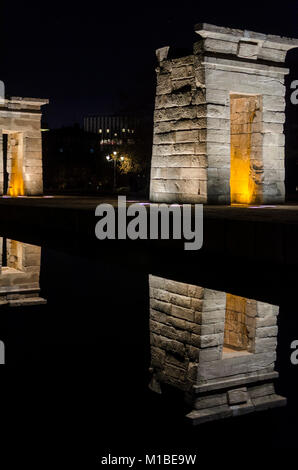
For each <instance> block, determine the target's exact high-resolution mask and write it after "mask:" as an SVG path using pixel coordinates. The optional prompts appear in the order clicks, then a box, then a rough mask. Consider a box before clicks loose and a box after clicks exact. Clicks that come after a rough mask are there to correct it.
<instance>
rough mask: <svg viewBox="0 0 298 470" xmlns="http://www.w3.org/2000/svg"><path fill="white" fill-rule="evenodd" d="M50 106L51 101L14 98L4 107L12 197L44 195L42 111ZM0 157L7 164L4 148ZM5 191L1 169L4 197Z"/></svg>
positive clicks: (0, 115) (0, 114)
mask: <svg viewBox="0 0 298 470" xmlns="http://www.w3.org/2000/svg"><path fill="white" fill-rule="evenodd" d="M47 103H48V100H39V99H34V98H18V97H13V98H11V99H10V100H5V102H4V104H3V106H1V107H0V129H1V130H2V131H1V136H2V134H3V133H4V134H7V172H8V174H9V182H8V194H9V195H11V196H18V195H38V194H42V192H43V181H42V146H41V132H40V121H41V111H40V108H41V106H42V105H44V104H47ZM0 157H1V158H0V160H1V162H3V145H1V148H0ZM1 165H2V163H1ZM3 191H4V187H3V168H2V167H1V168H0V194H3Z"/></svg>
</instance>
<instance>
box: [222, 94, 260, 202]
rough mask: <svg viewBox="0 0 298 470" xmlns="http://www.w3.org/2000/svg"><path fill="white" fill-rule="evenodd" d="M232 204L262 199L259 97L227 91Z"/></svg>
mask: <svg viewBox="0 0 298 470" xmlns="http://www.w3.org/2000/svg"><path fill="white" fill-rule="evenodd" d="M230 119H231V169H230V192H231V204H251V203H261V202H262V179H263V162H262V97H261V96H259V95H243V94H231V95H230Z"/></svg>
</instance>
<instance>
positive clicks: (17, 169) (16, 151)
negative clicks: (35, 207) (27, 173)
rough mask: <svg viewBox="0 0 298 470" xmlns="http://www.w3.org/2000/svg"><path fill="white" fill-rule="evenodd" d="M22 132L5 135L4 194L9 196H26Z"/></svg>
mask: <svg viewBox="0 0 298 470" xmlns="http://www.w3.org/2000/svg"><path fill="white" fill-rule="evenodd" d="M23 141H24V139H23V133H22V132H8V133H4V139H3V166H4V188H3V192H4V194H8V195H9V196H23V195H24V192H25V191H24V177H23V154H24V143H23Z"/></svg>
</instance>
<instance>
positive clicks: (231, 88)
mask: <svg viewBox="0 0 298 470" xmlns="http://www.w3.org/2000/svg"><path fill="white" fill-rule="evenodd" d="M196 32H197V33H198V34H199V35H200V40H199V41H197V42H196V43H195V44H194V47H193V54H191V55H189V56H186V57H181V58H171V51H170V50H169V48H168V47H165V48H162V49H158V50H157V58H158V61H159V66H158V68H157V88H156V102H155V114H154V142H153V153H152V170H151V189H150V199H151V200H152V201H154V202H170V203H174V202H191V203H200V202H201V203H218V204H229V203H230V202H231V194H230V179H231V134H232V135H233V134H235V132H234V129H232V132H231V97H232V98H233V97H235V95H237V94H238V95H243V97H244V96H245V97H247V102H248V103H249V102H251V98H250V96H253V97H256V99H257V101H258V106H259V109H256V114H255V115H254V118H255V121H253V122H252V123H251V124H252V127H251V134H252V135H251V138H252V141H251V148H250V153H251V154H252V158H251V162H250V166H249V172H250V180H251V181H253V182H254V184H255V186H254V188H253V191H252V195H251V198H250V200H249V201H248V202H249V203H259V202H263V203H280V202H283V201H284V195H285V190H284V133H283V124H284V121H285V113H284V112H285V99H284V96H285V86H284V75H285V74H287V73H288V70H287V69H286V68H284V64H283V62H284V60H285V56H286V53H287V51H288V50H289V49H291V48H293V47H298V40H292V39H288V38H279V37H278V36H271V35H262V34H259V33H253V32H250V31H240V30H231V29H229V28H220V27H217V26H213V25H206V24H203V25H202V24H201V25H198V26H197V27H196ZM260 118H261V120H260ZM257 134H258V135H257ZM238 199H239V198H238ZM240 199H241V198H240ZM232 202H234V201H232ZM235 202H240V203H241V200H240V201H239V200H236V201H235Z"/></svg>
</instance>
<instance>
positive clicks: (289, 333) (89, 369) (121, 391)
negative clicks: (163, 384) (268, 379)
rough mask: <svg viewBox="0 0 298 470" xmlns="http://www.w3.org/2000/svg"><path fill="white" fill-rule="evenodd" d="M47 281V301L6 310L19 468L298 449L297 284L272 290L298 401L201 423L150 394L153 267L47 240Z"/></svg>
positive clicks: (8, 384) (1, 326)
mask: <svg viewBox="0 0 298 470" xmlns="http://www.w3.org/2000/svg"><path fill="white" fill-rule="evenodd" d="M20 240H21V237H20ZM40 287H41V296H42V297H43V298H45V299H46V300H47V304H46V305H39V306H31V307H30V306H27V307H22V306H21V307H15V308H8V307H5V306H4V307H1V309H0V339H1V340H2V341H3V342H4V343H5V346H6V365H5V366H2V367H1V368H0V373H1V401H2V405H3V407H2V413H1V416H2V419H1V422H2V431H3V438H2V446H1V447H2V450H1V459H2V460H3V461H4V459H7V457H8V461H9V463H10V465H11V468H13V467H14V465H17V466H16V467H15V468H23V467H22V465H25V464H26V466H27V465H28V464H30V465H29V466H28V468H30V466H31V467H32V466H34V467H35V466H36V467H37V468H40V469H43V468H47V466H48V465H49V467H50V468H77V467H76V466H77V465H79V468H98V467H100V465H99V464H98V460H99V459H100V457H101V456H102V455H107V454H108V453H111V454H113V455H116V456H117V455H118V456H119V455H136V456H139V457H140V458H142V457H143V455H144V454H146V453H152V452H154V453H162V454H165V453H174V454H176V453H181V452H182V453H197V455H198V459H199V460H200V462H201V463H202V464H203V462H204V464H205V462H208V461H209V460H210V459H211V458H212V460H213V461H216V460H217V459H223V458H224V459H225V458H227V459H228V456H227V453H229V452H231V451H232V449H233V452H234V455H235V456H236V454H237V453H239V452H241V453H242V455H243V452H244V455H245V454H246V453H247V452H250V453H251V452H254V451H257V450H258V452H260V453H261V454H262V455H263V456H264V457H266V456H268V455H271V456H272V455H275V454H276V453H279V452H280V453H282V452H284V449H285V448H296V447H297V442H296V428H297V424H298V406H297V405H298V394H297V389H298V387H297V385H298V381H297V377H298V366H293V365H292V364H291V362H290V354H291V349H290V343H291V342H292V341H293V340H295V339H298V316H297V314H298V306H297V301H296V298H297V289H296V288H295V284H294V283H293V285H290V286H289V287H286V286H284V285H283V286H281V288H280V290H279V292H278V293H276V290H275V291H274V292H271V295H272V297H274V298H276V297H278V298H279V303H280V314H279V319H278V321H279V336H278V350H277V357H278V359H277V370H279V372H280V378H279V380H278V382H277V393H280V394H281V395H284V396H286V397H287V398H288V406H287V407H286V408H281V409H273V410H271V411H267V412H259V413H255V414H250V415H246V416H242V417H238V418H233V419H227V420H222V421H217V422H211V423H207V424H204V425H201V426H198V427H191V426H190V425H188V424H187V423H186V421H185V418H184V416H185V413H186V411H187V409H186V408H185V405H184V404H183V400H182V397H181V396H180V395H179V394H178V395H177V394H175V393H167V394H163V395H157V394H154V393H153V392H151V391H150V390H149V389H148V382H149V372H148V369H149V366H150V341H149V285H148V273H146V272H140V271H138V272H136V271H134V270H133V269H130V268H129V266H127V267H123V266H121V267H120V266H117V265H115V264H113V265H109V264H107V263H103V262H102V261H101V259H100V258H98V257H97V256H96V255H94V257H92V256H88V257H87V256H86V257H83V256H80V255H79V253H78V254H77V255H74V254H69V253H65V252H63V251H60V250H53V249H49V248H43V247H42V251H41V270H40ZM246 289H247V286H246ZM272 289H273V288H272ZM259 290H260V292H262V286H259ZM263 290H264V292H266V295H267V294H268V295H270V285H266V286H264V289H263ZM8 443H10V444H11V443H13V448H14V449H13V450H12V451H11V450H10V448H9V447H8ZM14 444H15V445H14ZM235 463H236V462H235ZM20 465H21V466H20ZM1 468H2V466H1ZM3 468H10V466H5V467H3Z"/></svg>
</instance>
